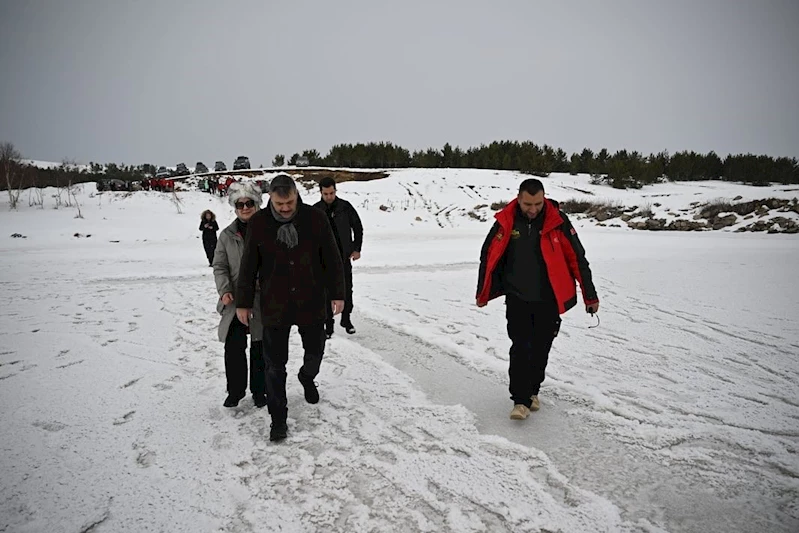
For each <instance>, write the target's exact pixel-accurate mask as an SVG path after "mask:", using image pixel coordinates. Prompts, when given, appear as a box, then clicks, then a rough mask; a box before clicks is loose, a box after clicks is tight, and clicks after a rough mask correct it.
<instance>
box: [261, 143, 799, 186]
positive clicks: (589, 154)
mask: <svg viewBox="0 0 799 533" xmlns="http://www.w3.org/2000/svg"><path fill="white" fill-rule="evenodd" d="M301 156H303V157H305V158H307V159H308V162H309V164H310V165H313V166H330V167H351V168H482V169H493V170H515V171H519V172H522V173H525V174H531V175H534V176H540V177H546V176H548V175H549V174H551V173H553V172H563V173H569V174H573V175H574V174H590V175H591V176H592V177H593V180H594V182H595V183H607V184H608V185H611V186H613V187H616V188H620V189H625V188H640V187H642V186H644V185H649V184H653V183H658V182H663V181H706V180H722V181H731V182H741V183H746V184H750V185H769V184H770V183H780V184H789V183H799V161H797V159H796V158H787V157H777V158H775V157H770V156H766V155H753V154H737V155H727V156H726V157H724V158H723V159H722V158H721V157H720V156H718V155H717V154H716V153H715V152H712V151H711V152H709V153H707V154H701V153H697V152H694V151H680V152H675V153H674V154H669V153H668V152H667V151H662V152H659V153H657V154H649V155H644V154H642V153H640V152H637V151H628V150H618V151H617V152H615V153H610V152H609V151H608V150H607V149H606V148H603V149H601V150H599V151H598V152H594V151H593V150H591V149H590V148H585V149H583V150H582V152H580V153H573V154H571V156H569V155H568V154H567V153H566V152H565V151H564V150H563V149H561V148H553V147H551V146H549V145H546V144H545V145H543V146H539V145H537V144H535V143H533V142H531V141H523V142H519V141H495V142H492V143H491V144H488V145H485V144H483V145H480V146H479V147H477V148H469V149H468V150H462V149H461V148H460V147H458V146H456V147H455V148H453V147H452V146H451V145H450V144H449V143H447V144H445V145H444V147H443V148H442V149H441V150H436V149H434V148H428V149H427V150H417V151H415V152H410V151H409V150H407V149H405V148H403V147H401V146H397V145H394V144H393V143H390V142H387V143H386V142H380V143H367V144H363V143H358V144H337V145H335V146H333V147H332V148H331V149H330V151H329V152H328V154H327V155H326V156H324V157H321V155H320V154H319V152H318V151H317V150H314V149H311V150H304V151H303V152H302V153H301V154H300V153H295V154H293V155H292V156H291V158H290V159H289V164H296V162H297V160H298V159H299V157H301ZM284 161H285V157H284V156H283V155H282V154H278V155H277V156H276V157H275V159H274V160H273V162H272V163H273V164H274V165H275V166H281V165H283V163H284Z"/></svg>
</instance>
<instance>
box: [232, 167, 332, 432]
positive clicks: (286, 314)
mask: <svg viewBox="0 0 799 533" xmlns="http://www.w3.org/2000/svg"><path fill="white" fill-rule="evenodd" d="M256 280H258V281H259V283H260V291H261V292H260V299H261V301H260V302H254V300H255V287H256ZM344 293H345V285H344V272H343V266H342V263H341V256H340V255H339V251H338V247H337V246H336V238H335V236H334V235H333V230H332V229H331V228H330V224H329V223H328V222H327V219H326V218H325V215H324V213H322V212H320V211H319V210H318V209H314V208H313V207H311V206H309V205H305V204H303V203H302V200H301V199H300V196H299V193H298V192H297V185H296V184H295V183H294V180H293V179H291V178H290V177H289V176H286V175H278V176H275V177H274V178H273V179H272V182H271V184H270V186H269V204H268V205H267V207H266V208H265V209H262V210H261V211H259V212H258V213H256V214H255V215H253V217H252V218H251V219H250V222H249V228H248V230H247V238H246V240H245V242H244V253H243V255H242V259H241V267H240V270H239V279H238V283H237V290H236V304H237V305H236V307H237V308H236V316H237V318H238V319H239V321H240V322H242V323H243V324H245V325H246V324H248V321H249V318H250V316H251V314H252V307H253V305H255V304H256V303H257V304H260V308H261V315H262V320H263V325H264V331H263V350H264V358H265V360H266V392H267V406H268V408H269V413H270V414H271V415H272V429H271V431H270V434H269V440H272V441H279V440H283V439H285V438H286V434H287V431H288V426H287V425H286V418H287V416H288V409H287V402H286V363H287V361H288V355H289V332H290V331H291V326H292V325H297V326H299V330H300V336H301V337H302V346H303V349H304V351H305V354H304V357H303V365H302V368H300V372H299V375H298V378H299V380H300V383H301V384H302V386H303V389H304V390H305V400H306V401H307V402H308V403H317V402H318V401H319V391H318V390H317V388H316V384H315V383H314V378H315V377H316V375H317V374H318V373H319V366H320V365H321V363H322V356H323V354H324V351H325V332H324V322H325V318H326V315H327V309H326V294H330V296H331V298H332V300H333V301H332V304H331V306H332V313H333V314H334V315H337V314H339V313H341V311H342V310H343V309H344Z"/></svg>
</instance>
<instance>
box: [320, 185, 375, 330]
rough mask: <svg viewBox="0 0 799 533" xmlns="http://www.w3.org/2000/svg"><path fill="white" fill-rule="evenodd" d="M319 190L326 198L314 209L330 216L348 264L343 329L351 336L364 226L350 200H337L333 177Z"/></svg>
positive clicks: (329, 325) (328, 322) (329, 321)
mask: <svg viewBox="0 0 799 533" xmlns="http://www.w3.org/2000/svg"><path fill="white" fill-rule="evenodd" d="M319 191H320V192H321V193H322V199H321V200H319V201H318V202H317V203H316V204H314V207H316V208H318V209H321V210H322V211H324V213H325V214H326V215H327V219H328V220H329V221H330V225H331V226H332V227H333V233H335V235H336V244H337V245H338V250H339V252H341V259H342V260H343V261H344V279H345V282H346V284H347V296H346V298H345V299H344V312H343V313H341V327H343V328H344V329H345V330H346V331H347V333H349V334H350V335H352V334H353V333H355V326H353V325H352V318H351V315H352V309H353V303H352V261H357V260H358V259H360V258H361V245H362V244H363V224H361V218H360V217H359V216H358V212H357V211H355V208H354V207H353V206H352V204H351V203H349V202H348V201H347V200H344V199H342V198H338V197H336V180H334V179H333V178H331V177H327V178H323V179H322V180H321V181H320V182H319ZM329 311H330V309H328V314H327V320H325V334H326V335H327V338H328V339H329V338H330V337H331V336H332V335H333V324H334V321H333V315H332V314H331V313H330V312H329Z"/></svg>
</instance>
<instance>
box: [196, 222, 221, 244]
mask: <svg viewBox="0 0 799 533" xmlns="http://www.w3.org/2000/svg"><path fill="white" fill-rule="evenodd" d="M206 224H208V225H209V226H211V227H210V228H206V227H205V225H206ZM200 231H202V232H203V242H216V232H217V231H219V224H217V223H216V219H213V220H203V221H202V222H200Z"/></svg>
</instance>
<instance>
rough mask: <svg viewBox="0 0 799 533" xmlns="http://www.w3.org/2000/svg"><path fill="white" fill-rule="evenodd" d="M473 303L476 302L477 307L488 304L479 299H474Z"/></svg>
mask: <svg viewBox="0 0 799 533" xmlns="http://www.w3.org/2000/svg"><path fill="white" fill-rule="evenodd" d="M475 303H476V304H477V307H485V306H486V305H488V302H481V301H480V300H475Z"/></svg>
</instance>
